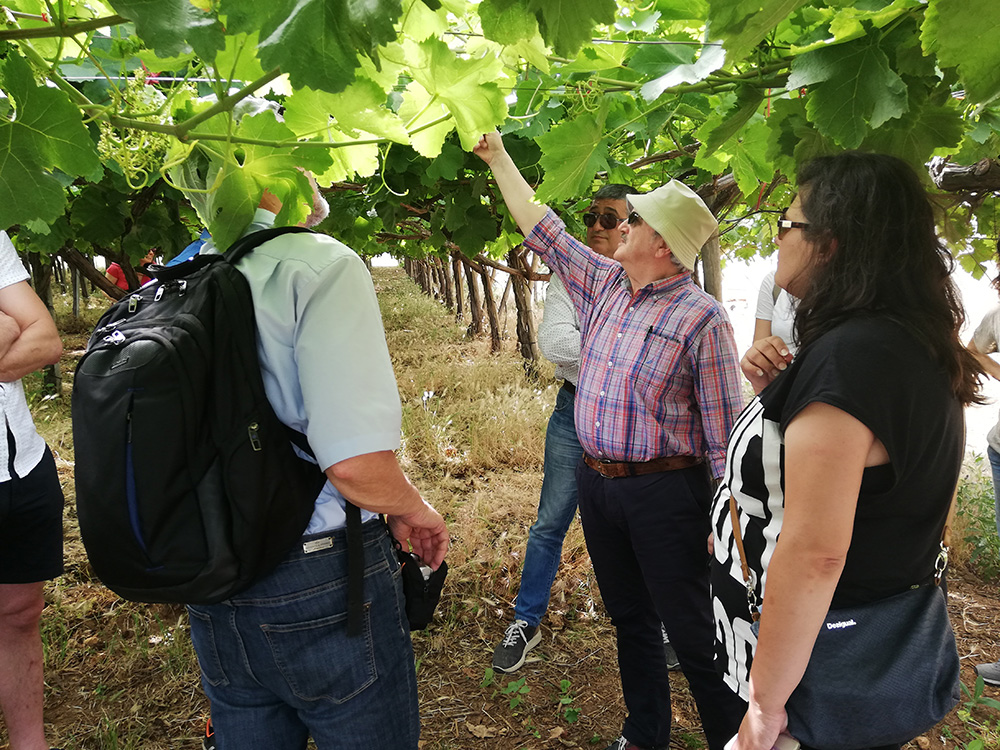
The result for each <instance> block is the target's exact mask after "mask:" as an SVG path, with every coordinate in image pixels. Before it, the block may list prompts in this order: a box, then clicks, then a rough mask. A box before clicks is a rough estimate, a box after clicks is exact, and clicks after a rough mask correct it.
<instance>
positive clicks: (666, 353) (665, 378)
mask: <svg viewBox="0 0 1000 750" xmlns="http://www.w3.org/2000/svg"><path fill="white" fill-rule="evenodd" d="M639 356H640V359H639V363H638V365H637V367H636V369H635V375H634V377H633V386H634V387H635V392H636V395H637V396H638V397H639V399H640V400H641V401H642V402H643V403H644V404H645V405H646V408H647V409H649V410H650V411H652V412H659V411H660V409H661V408H662V403H663V396H664V394H665V393H666V392H667V391H668V389H670V390H673V391H676V390H677V387H678V385H679V384H680V381H681V380H688V379H689V378H690V375H689V374H688V373H686V372H684V371H683V369H682V366H681V365H682V362H683V357H684V343H683V342H682V341H681V340H679V339H677V338H675V337H673V336H672V335H670V334H668V333H660V332H657V331H655V330H653V331H650V332H649V333H647V334H646V338H645V341H644V342H643V347H642V350H641V351H640V355H639Z"/></svg>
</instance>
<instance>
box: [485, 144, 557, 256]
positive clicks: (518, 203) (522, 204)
mask: <svg viewBox="0 0 1000 750" xmlns="http://www.w3.org/2000/svg"><path fill="white" fill-rule="evenodd" d="M472 153H474V154H475V155H476V156H478V157H479V158H480V159H482V160H483V161H484V162H486V163H487V164H488V165H489V167H490V169H491V170H492V171H493V178H494V179H495V180H496V182H497V187H499V188H500V192H501V194H502V195H503V199H504V203H506V204H507V210H508V211H510V215H511V216H513V217H514V221H515V222H517V226H518V228H520V230H521V234H523V235H524V236H525V237H527V236H528V235H529V234H531V230H532V229H534V228H535V225H536V224H537V223H538V222H540V221H541V220H542V219H543V218H545V214H546V212H547V211H548V210H549V209H548V206H544V205H541V204H539V203H535V191H534V190H532V189H531V185H529V184H528V181H527V180H525V179H524V177H523V176H522V175H521V173H520V172H519V171H518V169H517V165H515V164H514V160H513V159H511V158H510V154H508V153H507V150H506V149H505V148H504V147H503V139H502V138H501V137H500V134H499V133H498V132H496V131H495V130H494V131H493V132H492V133H486V134H485V135H484V136H483V137H482V138H480V139H479V143H478V144H476V146H475V148H473V149H472Z"/></svg>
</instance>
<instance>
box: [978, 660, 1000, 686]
mask: <svg viewBox="0 0 1000 750" xmlns="http://www.w3.org/2000/svg"><path fill="white" fill-rule="evenodd" d="M976 674H978V675H979V676H980V677H982V678H983V682H985V683H986V684H987V685H995V686H1000V661H995V662H993V663H992V664H977V665H976Z"/></svg>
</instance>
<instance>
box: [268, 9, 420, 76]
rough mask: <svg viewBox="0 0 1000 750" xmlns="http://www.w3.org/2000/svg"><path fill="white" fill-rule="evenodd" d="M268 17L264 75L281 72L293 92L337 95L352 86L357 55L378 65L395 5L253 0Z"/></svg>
mask: <svg viewBox="0 0 1000 750" xmlns="http://www.w3.org/2000/svg"><path fill="white" fill-rule="evenodd" d="M258 1H259V2H267V4H268V6H269V7H270V9H271V10H270V13H269V16H268V19H267V21H266V22H265V23H264V24H263V26H262V27H261V30H260V46H259V48H258V55H259V56H260V61H261V64H262V66H263V67H264V69H265V70H270V69H272V68H281V71H282V72H283V73H287V74H288V77H289V80H290V81H291V84H292V86H294V87H295V88H302V87H305V86H308V87H309V88H312V89H317V90H320V91H329V92H331V93H337V92H338V91H342V90H343V89H344V88H346V87H347V85H348V84H349V83H350V82H351V81H352V80H354V75H355V70H356V69H357V67H358V65H359V60H358V51H361V52H363V53H365V54H366V55H368V56H369V57H371V58H372V59H373V60H375V61H376V62H377V60H378V47H379V45H382V44H387V43H389V42H392V41H395V39H396V29H395V26H394V24H395V22H396V20H397V19H398V18H399V16H400V14H401V12H402V7H401V5H400V2H399V0H367V1H366V2H355V1H354V0H258Z"/></svg>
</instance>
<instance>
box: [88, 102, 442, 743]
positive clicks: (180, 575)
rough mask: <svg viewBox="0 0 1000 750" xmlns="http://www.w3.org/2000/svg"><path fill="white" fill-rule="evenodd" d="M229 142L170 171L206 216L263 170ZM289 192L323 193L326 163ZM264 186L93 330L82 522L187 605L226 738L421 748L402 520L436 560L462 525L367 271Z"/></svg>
mask: <svg viewBox="0 0 1000 750" xmlns="http://www.w3.org/2000/svg"><path fill="white" fill-rule="evenodd" d="M203 104H205V105H206V106H207V104H208V103H207V102H205V103H203ZM258 104H259V106H258ZM240 105H242V106H243V108H244V109H247V108H249V110H252V111H253V112H254V114H252V115H251V112H250V111H243V112H236V115H237V117H239V116H242V117H247V116H248V115H251V116H253V117H254V118H257V117H260V118H265V119H266V118H272V117H275V116H276V115H277V113H276V112H275V111H274V109H272V108H271V107H272V103H270V102H264V101H262V100H255V99H252V98H251V99H247V100H243V101H242V102H240ZM217 156H218V155H217V154H214V153H213V152H211V151H210V150H209V149H204V148H201V147H195V148H193V149H192V151H191V153H190V154H188V155H187V156H186V159H185V160H184V161H183V162H181V163H179V164H176V165H175V166H173V167H172V168H171V169H170V171H169V178H170V181H171V183H172V184H174V185H176V186H177V187H178V188H180V189H181V191H182V192H183V193H184V195H185V197H187V198H188V199H189V200H190V202H191V204H192V206H194V208H195V210H196V211H197V213H198V215H199V217H200V218H201V220H202V221H203V222H204V223H205V224H206V226H212V224H211V222H212V221H213V220H215V221H218V222H224V221H225V219H226V218H227V217H225V216H221V212H222V211H224V210H226V209H225V208H224V207H221V206H216V205H214V200H215V195H217V194H218V193H219V192H221V191H227V190H232V189H240V190H243V192H244V193H246V192H247V191H248V190H250V189H253V188H248V187H247V185H248V184H251V183H241V182H240V175H239V174H235V173H233V172H232V165H231V164H228V163H222V162H220V160H219V159H218V158H217ZM226 174H228V175H229V176H230V177H231V178H232V180H231V181H230V182H228V183H227V181H226V179H225V178H224V175H226ZM290 182H294V183H295V187H296V188H298V190H297V191H296V190H289V183H290ZM275 190H276V191H277V192H281V193H282V195H285V196H292V195H295V194H296V192H297V193H298V194H299V195H302V194H308V193H307V190H308V183H307V178H306V176H304V175H302V174H297V173H293V174H292V175H288V174H286V175H285V176H284V178H283V181H282V182H280V183H275ZM262 192H263V198H262V199H261V202H260V208H258V210H257V212H256V215H254V216H253V219H252V221H249V222H248V221H247V219H243V220H242V223H243V224H246V227H245V229H244V231H243V233H242V237H241V239H239V240H238V241H237V242H236V243H235V244H233V245H232V246H230V247H229V248H228V249H227V250H226V252H225V254H224V255H220V253H219V249H217V248H216V247H215V244H214V241H213V240H212V239H209V240H208V241H207V242H206V243H205V245H204V246H203V247H202V249H201V252H200V253H199V254H198V255H196V256H195V257H193V258H191V259H190V260H187V261H185V262H183V263H180V264H178V265H176V266H173V267H169V268H168V267H155V266H154V267H151V269H150V274H151V275H152V276H153V280H152V281H151V282H150V283H149V284H147V285H145V286H143V287H142V288H141V289H139V290H137V291H136V292H134V293H133V294H131V295H130V296H129V297H127V298H126V299H124V300H122V301H120V302H119V303H117V304H116V305H115V306H113V307H112V308H111V309H110V310H109V311H108V312H107V313H106V314H105V315H104V316H103V317H102V319H101V321H100V323H99V324H98V327H97V329H96V330H95V332H94V334H93V335H92V336H91V339H90V342H89V344H88V348H87V352H86V354H85V355H84V356H83V357H82V358H81V359H80V364H79V366H78V367H77V372H76V377H75V378H74V392H73V422H74V425H73V431H74V439H75V445H76V447H77V454H76V458H77V462H76V463H77V471H76V485H77V514H78V517H79V520H80V531H81V536H82V538H83V542H84V545H85V546H86V548H87V554H88V556H89V558H90V561H91V564H92V565H93V568H94V570H95V572H96V573H97V575H98V576H99V577H100V578H101V580H102V581H103V582H104V583H105V584H106V585H107V586H108V587H109V588H111V589H112V590H114V591H115V592H117V593H119V594H120V595H122V596H124V597H126V598H128V599H132V600H135V601H145V602H182V603H185V604H187V605H188V611H189V614H190V621H191V639H192V642H193V644H194V647H195V651H196V653H197V655H198V660H199V663H200V666H201V672H202V685H203V687H204V689H205V692H206V694H207V695H208V697H209V698H210V699H211V702H212V724H213V725H214V729H215V736H214V737H212V738H211V743H214V747H217V748H220V749H221V750H227V748H228V749H229V750H233V749H234V748H240V750H244V748H262V749H264V748H266V749H267V750H302V748H304V747H305V746H306V741H307V738H308V737H309V736H312V738H313V739H314V740H315V742H316V745H317V747H318V748H320V749H321V750H323V749H324V748H332V747H341V746H346V747H359V748H368V747H371V748H375V747H393V748H404V749H408V750H414V749H415V748H416V747H417V741H418V736H419V719H418V716H417V693H416V675H415V670H414V664H413V651H412V646H411V643H410V637H409V626H410V624H411V623H410V622H409V621H408V618H407V615H406V613H405V610H406V603H405V602H404V597H403V592H402V586H401V584H400V572H399V570H400V569H399V563H398V561H397V560H398V558H397V552H396V550H395V549H394V548H393V544H392V540H391V539H390V532H391V536H392V537H394V539H395V541H397V542H399V543H401V544H402V545H403V546H404V547H407V548H408V547H412V549H413V552H414V553H415V554H416V555H418V556H419V557H420V558H421V561H422V563H423V564H425V565H426V566H429V567H430V568H432V569H437V568H439V566H440V567H441V568H442V569H443V568H444V565H443V560H444V556H445V552H446V551H447V547H448V532H447V529H446V528H445V525H444V521H443V520H442V518H441V516H440V515H439V514H438V513H437V512H436V511H435V510H434V509H433V508H432V507H431V506H430V505H428V504H427V503H425V502H424V501H423V500H422V498H421V497H420V494H419V492H418V491H417V490H416V488H415V487H414V486H413V485H412V484H410V482H409V481H408V480H407V478H406V477H405V475H404V474H403V472H402V470H401V469H400V467H399V464H398V462H397V460H396V456H395V453H394V451H395V450H396V449H397V448H398V447H399V444H400V428H401V410H400V404H399V394H398V391H397V390H396V381H395V376H394V374H393V371H392V365H391V362H390V359H389V353H388V348H387V346H386V342H385V334H384V331H383V329H382V321H381V316H380V313H379V309H378V303H377V301H376V298H375V291H374V287H373V284H372V280H371V277H370V275H369V273H368V270H367V269H366V268H365V266H364V263H363V262H362V261H361V259H360V258H359V257H358V256H357V255H356V254H355V253H354V252H353V251H352V250H350V248H348V247H346V246H344V245H343V244H341V243H340V242H337V241H336V240H334V239H333V238H331V237H328V236H326V235H322V234H317V233H313V232H311V231H310V230H308V229H305V228H302V227H281V228H275V227H274V226H273V224H274V223H275V218H276V215H277V214H278V213H279V212H281V209H282V206H281V201H280V200H278V199H277V198H276V197H275V196H274V195H271V194H270V193H268V192H267V191H262ZM258 197H259V196H252V199H253V200H254V201H256V199H257V198H258ZM247 198H248V200H247V201H246V203H244V204H243V205H247V204H249V205H253V204H252V203H250V200H251V196H249V195H248V196H247ZM317 198H320V199H319V200H317ZM231 205H232V204H231V202H230V203H228V204H227V206H231ZM306 205H307V204H305V202H303V205H302V206H294V207H293V206H289V207H288V209H289V211H288V213H289V214H293V213H298V214H302V213H304V212H305V209H306ZM310 208H311V210H312V213H313V216H312V217H310V219H307V221H306V222H305V223H306V224H307V225H311V224H312V223H313V222H314V221H318V220H321V219H322V216H323V214H322V211H321V209H323V208H325V201H322V200H321V197H320V196H319V195H318V191H316V189H315V185H314V184H313V200H312V202H311V206H310ZM238 210H241V209H238ZM241 215H242V214H241ZM248 218H249V217H248ZM293 221H294V219H293ZM233 223H241V220H238V219H235V218H233V219H230V224H233ZM254 327H256V330H254ZM379 514H385V516H386V517H387V521H388V527H389V528H388V530H387V529H386V525H385V523H384V522H383V521H382V519H381V518H380V516H379ZM407 568H409V566H407ZM408 572H410V571H409V570H406V569H404V577H408V576H406V575H405V574H406V573H408ZM442 572H443V570H442ZM418 575H419V573H418ZM432 578H433V576H432ZM437 578H441V573H439V574H438V575H437ZM205 746H206V747H210V746H211V745H210V742H209V739H208V738H207V737H206V743H205Z"/></svg>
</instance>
